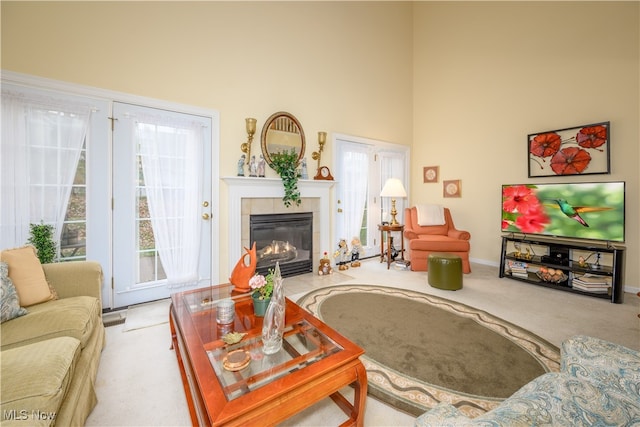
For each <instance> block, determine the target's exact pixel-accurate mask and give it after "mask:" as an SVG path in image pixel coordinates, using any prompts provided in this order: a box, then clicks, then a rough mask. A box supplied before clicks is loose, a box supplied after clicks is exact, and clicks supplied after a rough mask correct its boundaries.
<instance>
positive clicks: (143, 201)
mask: <svg viewBox="0 0 640 427" xmlns="http://www.w3.org/2000/svg"><path fill="white" fill-rule="evenodd" d="M137 164H138V189H137V191H136V205H137V206H138V209H137V215H136V223H137V224H138V227H137V236H136V253H137V254H138V257H137V258H138V269H137V270H138V271H137V274H136V276H137V280H136V284H145V283H149V282H155V281H158V280H164V279H166V278H167V275H166V274H165V272H164V268H163V267H162V261H160V256H159V255H158V251H156V241H155V237H154V234H153V226H152V225H151V217H150V215H149V204H148V199H147V193H146V187H145V184H144V173H143V172H142V167H141V164H140V162H138V163H137Z"/></svg>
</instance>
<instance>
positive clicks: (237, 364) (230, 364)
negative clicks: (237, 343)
mask: <svg viewBox="0 0 640 427" xmlns="http://www.w3.org/2000/svg"><path fill="white" fill-rule="evenodd" d="M249 363H251V356H250V355H249V352H248V351H245V350H233V351H231V352H229V354H227V355H226V356H225V358H224V359H222V367H223V368H224V369H226V370H227V371H231V372H235V371H240V370H242V369H244V368H246V367H247V366H249Z"/></svg>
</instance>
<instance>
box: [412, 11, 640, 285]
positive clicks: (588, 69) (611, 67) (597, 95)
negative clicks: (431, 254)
mask: <svg viewBox="0 0 640 427" xmlns="http://www.w3.org/2000/svg"><path fill="white" fill-rule="evenodd" d="M639 36H640V34H639V3H638V2H621V3H612V2H566V3H565V2H418V3H415V8H414V52H415V55H414V67H415V68H414V70H415V71H414V74H415V79H414V82H415V85H414V111H413V114H414V122H415V125H414V141H413V149H412V163H411V167H412V184H413V185H412V188H411V196H412V201H413V202H414V203H416V202H427V201H429V202H435V203H445V204H446V205H447V206H449V207H450V208H451V210H452V213H453V216H454V220H455V222H456V225H457V226H459V227H462V228H465V229H468V230H470V231H471V234H472V244H471V257H472V258H475V259H482V260H490V261H493V262H498V258H499V254H500V243H501V241H500V233H499V227H500V223H499V221H500V185H501V184H509V183H514V184H515V183H536V182H538V183H541V182H577V181H600V180H602V181H614V180H621V181H626V183H627V185H626V191H627V198H626V201H627V206H626V215H627V221H626V225H627V229H626V239H627V243H626V247H627V254H626V260H627V262H626V277H625V279H626V281H625V282H626V284H627V285H628V286H632V287H638V286H639V285H638V284H639V282H640V270H639V265H638V259H640V229H639V227H638V223H639V221H638V214H639V209H640V206H639V197H638V196H639V195H640V187H639V171H638V170H639V167H638V165H639V164H640V151H639V149H638V146H639V144H638V141H639V140H640V129H639V116H640V110H639V99H640V98H639V91H640V87H639V80H640V71H639V64H640V58H639V51H640V44H639V39H640V37H639ZM601 121H610V122H611V174H610V175H589V176H580V177H559V178H535V179H529V178H528V173H527V155H526V150H527V142H526V141H527V135H528V134H529V133H535V132H538V131H544V130H552V129H562V128H567V127H572V126H579V125H582V124H587V123H595V122H601ZM430 165H439V166H440V174H441V177H442V178H443V179H461V180H462V198H460V199H454V198H447V199H444V198H443V197H442V185H441V184H437V185H436V184H423V183H422V167H423V166H430Z"/></svg>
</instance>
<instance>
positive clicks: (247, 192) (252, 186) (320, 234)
mask: <svg viewBox="0 0 640 427" xmlns="http://www.w3.org/2000/svg"><path fill="white" fill-rule="evenodd" d="M222 180H223V181H224V182H226V183H227V186H228V195H229V205H228V209H229V217H228V218H229V271H233V267H234V266H235V265H236V263H237V262H238V259H239V258H240V256H241V255H242V254H243V253H244V249H243V248H244V247H249V216H250V215H251V214H268V213H290V212H313V265H314V268H315V266H316V265H318V263H319V261H320V257H321V254H322V252H324V251H327V252H331V251H332V248H333V245H332V244H331V240H330V239H331V237H330V234H331V229H330V227H331V226H330V224H331V222H330V220H331V218H330V207H329V202H330V195H331V193H330V191H331V187H333V185H334V184H335V182H334V181H315V180H309V179H304V180H302V179H301V180H299V181H298V188H299V189H300V195H301V198H302V203H300V206H295V205H293V206H291V207H289V208H287V207H286V206H285V205H284V203H283V202H282V197H283V196H284V189H283V187H282V180H280V178H250V177H235V176H231V177H223V178H222Z"/></svg>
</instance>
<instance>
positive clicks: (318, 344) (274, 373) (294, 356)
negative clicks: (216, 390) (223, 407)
mask: <svg viewBox="0 0 640 427" xmlns="http://www.w3.org/2000/svg"><path fill="white" fill-rule="evenodd" d="M340 350H342V348H341V347H340V346H339V345H338V344H336V343H335V342H334V341H332V340H331V339H330V338H329V337H327V336H326V335H324V334H323V333H322V332H320V331H319V330H317V329H316V328H315V327H314V326H313V325H311V324H310V323H308V322H307V321H306V320H302V321H300V322H298V323H295V324H293V325H288V326H287V327H286V328H285V331H284V338H283V342H282V349H280V351H278V352H277V353H275V354H271V355H265V354H263V352H262V340H261V337H260V336H255V337H253V338H249V339H244V340H243V341H241V342H239V343H238V344H234V345H230V346H224V347H218V348H215V349H212V350H209V351H207V355H208V356H209V360H210V361H211V365H212V366H213V369H214V370H215V372H216V375H217V377H218V379H219V380H220V383H221V385H222V389H223V391H224V393H225V395H226V397H227V399H228V400H233V399H235V398H238V397H240V396H242V395H244V394H246V393H249V392H250V391H253V390H255V389H258V388H260V387H262V386H264V385H266V384H269V383H271V382H273V381H275V380H277V379H278V378H280V377H282V376H284V375H287V374H290V373H293V372H295V371H297V370H299V369H302V368H304V367H306V366H309V365H311V364H313V363H316V362H318V361H320V360H322V359H324V358H326V357H328V356H330V355H331V354H334V353H336V352H338V351H340ZM230 353H233V355H235V356H236V357H237V358H240V357H241V356H244V357H246V358H247V360H248V366H246V367H245V368H243V369H240V370H238V371H231V370H228V369H227V368H226V367H225V362H227V360H228V359H227V358H228V356H229V354H230Z"/></svg>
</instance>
